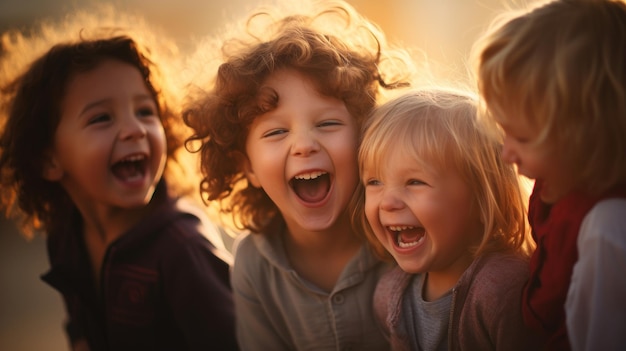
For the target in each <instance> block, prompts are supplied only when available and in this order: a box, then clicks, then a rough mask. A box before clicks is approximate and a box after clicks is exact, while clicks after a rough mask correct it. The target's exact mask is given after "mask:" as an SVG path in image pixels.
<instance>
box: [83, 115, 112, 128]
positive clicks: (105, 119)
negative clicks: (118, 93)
mask: <svg viewBox="0 0 626 351" xmlns="http://www.w3.org/2000/svg"><path fill="white" fill-rule="evenodd" d="M110 120H111V116H110V115H109V114H108V113H102V114H98V115H95V116H93V117H91V118H89V119H88V120H87V124H88V125H89V124H96V123H104V122H108V121H110Z"/></svg>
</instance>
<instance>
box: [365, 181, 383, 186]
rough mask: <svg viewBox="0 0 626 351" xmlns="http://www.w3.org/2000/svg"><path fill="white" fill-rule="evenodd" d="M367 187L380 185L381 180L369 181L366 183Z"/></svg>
mask: <svg viewBox="0 0 626 351" xmlns="http://www.w3.org/2000/svg"><path fill="white" fill-rule="evenodd" d="M364 184H365V186H375V185H380V184H381V183H380V180H378V179H368V180H366V181H365V182H364Z"/></svg>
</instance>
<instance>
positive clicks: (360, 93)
mask: <svg viewBox="0 0 626 351" xmlns="http://www.w3.org/2000/svg"><path fill="white" fill-rule="evenodd" d="M315 9H316V10H315V11H310V12H305V13H308V14H302V13H299V14H288V15H282V14H280V13H279V11H278V10H277V9H276V8H274V9H261V10H258V11H257V12H254V13H253V14H252V15H251V16H250V17H249V18H248V20H247V21H246V23H245V26H244V27H245V30H246V34H247V35H248V36H249V39H248V40H246V38H244V37H241V38H237V37H235V38H234V39H232V38H231V39H229V40H226V41H225V42H224V43H223V44H222V46H221V53H222V55H223V58H222V59H221V60H218V61H219V62H218V64H219V68H218V69H217V70H216V75H215V76H214V77H212V78H213V81H211V83H210V84H208V89H206V90H201V89H200V91H196V92H195V93H196V94H198V95H196V96H195V99H192V100H191V101H190V102H188V104H187V106H186V108H185V109H184V111H183V120H184V121H185V123H186V124H187V125H188V126H189V127H191V128H192V129H193V130H194V135H193V136H192V137H191V138H189V139H188V148H189V149H191V151H199V152H200V153H201V170H202V174H203V176H204V179H203V180H202V182H201V186H200V188H201V193H202V195H203V199H204V200H205V202H207V203H208V202H210V201H213V200H218V201H219V202H220V206H221V211H222V212H223V213H227V214H231V215H232V216H233V219H234V223H235V224H236V225H237V226H238V227H239V228H240V229H247V230H250V231H252V232H255V233H260V232H268V231H269V230H270V228H271V227H273V226H274V225H277V224H280V223H282V221H283V219H282V216H281V215H280V212H279V210H278V208H277V207H276V205H275V204H274V203H273V202H272V200H271V199H270V198H269V197H268V196H267V194H266V193H265V192H264V191H263V189H259V188H255V187H253V186H251V185H249V184H247V182H246V176H245V173H244V168H243V161H244V160H245V157H246V152H245V142H246V137H247V134H248V128H249V126H250V124H251V123H252V121H253V120H254V119H255V118H256V117H257V116H259V115H261V114H263V113H265V112H268V111H270V110H272V109H274V108H275V107H276V102H277V96H276V93H275V92H273V91H267V89H262V84H263V82H264V80H265V79H266V78H267V77H268V76H270V75H272V74H273V72H275V71H277V70H280V69H284V68H289V69H295V70H297V71H298V72H300V73H302V74H304V75H305V76H306V77H308V78H309V79H310V80H311V81H312V82H313V84H314V85H315V87H316V88H317V90H318V91H319V92H320V93H322V94H323V95H326V96H330V97H335V98H337V99H340V100H342V101H343V102H344V103H345V105H346V107H347V109H348V111H349V112H350V113H351V115H352V116H353V117H354V118H355V119H356V120H357V124H358V125H359V126H360V124H361V121H362V120H363V119H364V118H365V116H367V115H368V114H369V113H370V111H371V110H372V109H373V108H374V107H375V106H376V104H377V103H378V101H379V99H380V97H381V94H380V93H381V92H382V91H383V89H392V88H396V87H400V86H407V85H408V81H409V76H410V75H411V74H412V73H413V72H412V67H413V66H412V63H411V62H410V60H408V59H407V56H406V52H405V51H404V50H400V49H392V48H389V47H387V44H386V42H385V38H384V36H383V33H382V32H381V31H380V30H379V29H378V27H377V26H376V25H375V24H373V23H372V22H370V21H368V20H367V19H365V18H364V17H362V16H360V15H359V14H358V13H356V11H355V10H354V9H353V8H351V7H350V6H349V5H347V4H345V3H343V2H330V3H329V2H325V3H322V4H317V6H315ZM264 20H269V22H263V21H264ZM389 81H391V82H393V83H386V82H389ZM205 86H206V85H205Z"/></svg>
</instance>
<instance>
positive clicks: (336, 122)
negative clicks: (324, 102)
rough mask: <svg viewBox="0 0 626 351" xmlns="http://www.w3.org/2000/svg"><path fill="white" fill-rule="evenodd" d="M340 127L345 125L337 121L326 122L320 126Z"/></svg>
mask: <svg viewBox="0 0 626 351" xmlns="http://www.w3.org/2000/svg"><path fill="white" fill-rule="evenodd" d="M339 125H343V123H341V122H340V121H335V120H332V121H324V122H322V123H319V124H318V126H319V127H332V126H339Z"/></svg>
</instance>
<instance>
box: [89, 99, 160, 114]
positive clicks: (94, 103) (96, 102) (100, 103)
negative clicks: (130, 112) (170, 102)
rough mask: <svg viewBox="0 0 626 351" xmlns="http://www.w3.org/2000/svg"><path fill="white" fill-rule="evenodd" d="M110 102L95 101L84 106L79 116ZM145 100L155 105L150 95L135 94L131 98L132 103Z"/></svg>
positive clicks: (105, 100)
mask: <svg viewBox="0 0 626 351" xmlns="http://www.w3.org/2000/svg"><path fill="white" fill-rule="evenodd" d="M111 100H112V99H111V98H105V99H101V100H96V101H94V102H90V103H88V104H87V105H85V107H83V109H82V110H81V111H80V114H79V116H82V115H84V114H85V113H86V112H87V111H89V110H90V109H92V108H95V107H98V106H100V105H103V104H105V103H107V102H109V101H111ZM145 100H150V101H152V102H154V103H155V104H156V103H157V102H156V99H155V98H154V97H153V96H152V95H150V94H137V95H135V96H133V101H141V102H143V101H145Z"/></svg>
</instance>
